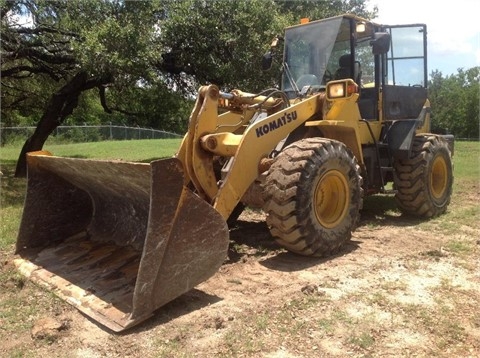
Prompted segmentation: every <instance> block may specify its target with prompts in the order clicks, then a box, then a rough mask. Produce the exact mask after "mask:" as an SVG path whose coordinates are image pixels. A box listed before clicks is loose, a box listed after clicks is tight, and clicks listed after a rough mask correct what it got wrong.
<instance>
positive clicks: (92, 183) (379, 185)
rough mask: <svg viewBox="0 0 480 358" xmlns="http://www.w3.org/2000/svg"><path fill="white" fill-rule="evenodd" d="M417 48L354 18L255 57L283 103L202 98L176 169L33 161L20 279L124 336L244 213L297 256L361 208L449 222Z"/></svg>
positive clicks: (443, 169)
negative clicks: (371, 199) (374, 202)
mask: <svg viewBox="0 0 480 358" xmlns="http://www.w3.org/2000/svg"><path fill="white" fill-rule="evenodd" d="M426 34H427V33H426V26H425V25H423V24H414V25H402V26H386V25H380V24H375V23H372V22H370V21H367V20H365V19H362V18H359V17H356V16H353V15H344V16H338V17H333V18H328V19H325V20H321V21H312V22H309V23H304V24H301V25H297V26H292V27H289V28H287V29H286V30H285V33H284V35H283V36H281V37H278V38H276V39H275V40H274V42H273V43H272V48H271V50H270V51H269V52H268V53H267V54H266V55H265V56H264V61H263V64H264V66H265V69H266V68H268V67H269V66H270V65H271V63H272V59H274V57H275V55H276V53H277V52H278V48H280V47H282V48H283V56H281V58H282V59H281V60H280V61H281V67H282V69H283V71H282V78H281V84H280V85H279V86H278V88H272V89H267V90H265V91H263V92H261V93H257V94H250V93H245V92H242V91H240V90H233V91H231V92H222V91H220V90H219V88H218V87H216V86H215V85H209V86H204V87H201V88H200V90H199V93H198V97H197V100H196V104H195V107H194V109H193V111H192V114H191V117H190V119H189V127H188V132H187V133H186V135H185V137H184V139H183V141H182V143H181V146H180V148H179V150H178V153H177V154H176V155H175V156H174V157H173V158H170V159H165V160H156V161H153V162H151V163H150V164H142V163H130V162H122V161H99V160H84V159H75V158H61V157H55V156H53V155H51V154H49V153H46V152H35V153H30V154H28V159H27V161H28V187H27V196H26V202H25V208H24V212H23V217H22V221H21V226H20V229H19V235H18V240H17V246H16V254H17V256H16V260H15V263H16V265H17V267H18V268H19V270H20V271H21V272H22V273H23V274H25V275H26V276H28V277H29V278H30V279H31V280H33V281H35V282H37V283H40V284H42V285H44V286H46V287H47V288H48V289H49V290H51V291H53V292H54V293H56V294H57V295H58V296H60V297H61V298H63V299H64V300H66V301H67V302H69V303H70V304H72V305H74V306H76V307H77V308H78V309H79V310H80V311H82V312H83V313H85V314H86V315H88V316H90V317H92V318H93V319H94V320H96V321H98V322H100V323H101V324H103V325H105V326H106V327H109V328H110V329H112V330H114V331H122V330H125V329H127V328H128V327H131V326H134V325H136V324H138V323H139V322H142V321H143V320H145V319H146V318H148V317H150V316H151V315H152V314H153V312H154V311H155V310H156V309H157V308H159V307H161V306H162V305H164V304H165V303H167V302H169V301H171V300H173V299H174V298H176V297H178V296H180V295H182V294H183V293H185V292H187V291H189V290H190V289H192V288H193V287H194V286H196V285H197V284H199V283H200V282H202V281H205V280H207V279H208V278H209V277H211V276H212V275H213V274H214V273H215V272H216V271H217V270H218V268H219V267H220V266H221V265H222V263H223V262H224V260H225V259H226V256H227V249H228V245H229V230H228V226H227V221H231V220H234V219H235V216H237V215H238V214H239V212H241V209H242V207H243V206H250V207H259V208H262V209H263V210H264V211H265V212H266V214H267V224H268V226H269V228H270V232H271V235H272V237H273V238H275V239H276V240H277V241H278V242H279V243H280V244H281V245H282V246H284V247H285V248H287V249H288V250H290V251H292V252H295V253H298V254H301V255H305V256H325V255H331V254H333V253H335V252H337V251H338V250H339V249H340V248H341V247H342V246H343V245H344V244H345V243H346V242H347V241H348V240H349V239H350V237H351V233H352V231H353V230H354V229H355V226H356V224H357V222H358V219H359V212H360V210H361V208H362V203H363V198H364V196H365V195H370V194H374V193H392V196H393V195H394V196H395V200H396V201H397V203H398V205H399V207H400V209H401V210H402V211H403V212H404V213H406V214H410V215H415V216H419V217H425V218H430V217H433V216H436V215H439V214H442V213H444V212H445V211H446V208H447V206H448V204H449V202H450V197H451V193H452V181H453V172H452V154H453V137H449V136H440V135H435V134H431V133H430V129H429V128H430V104H429V101H428V99H427V90H426V85H427V68H426ZM280 44H283V46H280ZM278 57H279V58H280V56H278ZM389 183H393V185H388V184H389Z"/></svg>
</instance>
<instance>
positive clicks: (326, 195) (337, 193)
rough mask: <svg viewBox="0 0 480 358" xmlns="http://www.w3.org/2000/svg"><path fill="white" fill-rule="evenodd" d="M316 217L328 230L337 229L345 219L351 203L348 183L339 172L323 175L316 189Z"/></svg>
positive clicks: (333, 171) (331, 171)
mask: <svg viewBox="0 0 480 358" xmlns="http://www.w3.org/2000/svg"><path fill="white" fill-rule="evenodd" d="M314 200H315V215H316V217H317V220H318V222H319V223H320V224H321V225H322V226H323V227H326V228H328V229H331V228H334V227H336V226H337V225H338V224H339V223H340V222H341V221H342V220H343V218H344V217H345V215H346V213H347V209H348V203H349V202H350V190H349V186H348V182H347V180H346V178H345V175H343V174H342V173H341V172H340V171H338V170H330V171H328V172H327V173H325V175H323V176H322V177H321V178H320V180H319V182H318V184H317V187H316V189H315V196H314Z"/></svg>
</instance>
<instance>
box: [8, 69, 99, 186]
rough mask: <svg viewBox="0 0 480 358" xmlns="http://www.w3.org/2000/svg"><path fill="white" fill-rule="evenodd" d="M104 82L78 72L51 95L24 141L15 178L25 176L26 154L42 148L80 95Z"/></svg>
mask: <svg viewBox="0 0 480 358" xmlns="http://www.w3.org/2000/svg"><path fill="white" fill-rule="evenodd" d="M105 82H106V81H105V79H102V78H99V77H95V78H88V75H87V74H86V73H85V72H79V73H78V74H77V75H76V76H75V77H73V78H72V79H71V80H70V81H69V82H67V84H65V85H64V86H63V87H62V88H61V89H60V90H58V91H57V92H55V93H54V94H53V95H52V97H51V98H50V101H49V102H48V105H47V108H46V110H45V112H44V113H43V115H42V117H41V118H40V121H39V122H38V125H37V127H36V128H35V131H34V132H33V134H32V135H31V136H30V137H29V138H28V139H27V140H26V141H25V144H24V145H23V147H22V150H21V152H20V155H19V157H18V161H17V166H16V169H15V177H17V178H23V177H25V176H26V175H27V160H26V159H27V158H26V154H27V153H28V152H34V151H37V150H41V149H42V148H43V145H44V144H45V142H46V140H47V139H48V136H49V135H50V134H52V133H53V131H54V130H55V129H56V128H57V127H58V126H59V125H60V124H62V123H63V121H64V120H65V118H66V117H68V116H69V115H70V114H72V112H73V110H74V109H75V108H76V107H77V105H78V98H79V97H80V94H81V93H82V92H83V91H85V90H89V89H92V88H94V87H98V86H100V85H102V84H103V83H105Z"/></svg>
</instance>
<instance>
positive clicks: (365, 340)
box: [349, 332, 375, 349]
mask: <svg viewBox="0 0 480 358" xmlns="http://www.w3.org/2000/svg"><path fill="white" fill-rule="evenodd" d="M349 343H350V344H353V345H355V346H358V347H360V348H362V349H368V348H370V347H371V346H373V345H374V344H375V338H374V337H373V336H372V335H371V333H370V332H362V333H360V334H356V335H355V336H353V337H350V339H349Z"/></svg>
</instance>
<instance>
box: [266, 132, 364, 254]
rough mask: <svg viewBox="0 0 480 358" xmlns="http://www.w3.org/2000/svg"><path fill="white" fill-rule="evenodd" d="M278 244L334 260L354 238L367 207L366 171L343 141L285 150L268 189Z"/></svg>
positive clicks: (268, 180) (312, 142)
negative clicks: (363, 182)
mask: <svg viewBox="0 0 480 358" xmlns="http://www.w3.org/2000/svg"><path fill="white" fill-rule="evenodd" d="M264 200H265V207H264V211H265V212H266V213H267V220H266V221H267V225H268V226H269V228H270V233H271V234H272V236H273V237H274V238H275V239H276V241H277V242H278V243H279V244H280V245H282V246H284V247H285V248H287V249H288V250H290V251H292V252H295V253H298V254H301V255H306V256H328V255H332V254H334V253H335V252H337V251H338V250H339V249H340V248H341V247H342V245H344V244H345V243H346V242H347V241H348V240H350V238H351V233H352V231H353V230H354V229H355V226H356V224H357V221H358V219H359V215H360V214H359V211H360V209H361V208H362V203H363V189H362V177H361V175H360V167H359V165H358V163H357V160H356V159H355V157H354V155H353V154H352V152H351V151H350V150H349V149H348V148H347V147H346V146H345V145H344V144H343V143H341V142H338V141H335V140H330V139H325V138H307V139H303V140H300V141H298V142H295V143H293V144H291V145H290V146H288V147H287V148H286V149H285V150H284V151H282V152H281V153H280V154H279V155H278V157H277V158H276V159H275V162H274V163H273V164H272V166H271V168H270V169H269V172H268V174H267V177H266V180H265V185H264Z"/></svg>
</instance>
